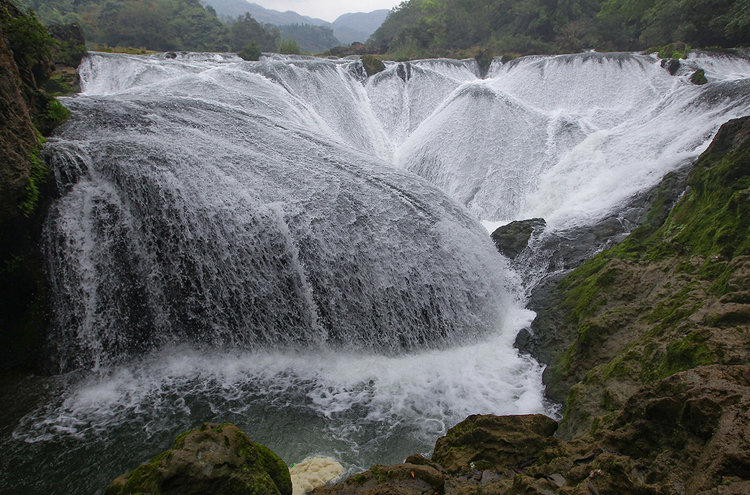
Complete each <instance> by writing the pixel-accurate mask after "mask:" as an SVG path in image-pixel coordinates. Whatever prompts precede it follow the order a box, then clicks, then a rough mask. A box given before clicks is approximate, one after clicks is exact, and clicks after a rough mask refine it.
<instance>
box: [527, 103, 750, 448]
mask: <svg viewBox="0 0 750 495" xmlns="http://www.w3.org/2000/svg"><path fill="white" fill-rule="evenodd" d="M688 184H689V186H690V189H689V191H688V192H687V193H686V194H685V195H684V197H683V198H682V199H681V201H680V202H679V203H678V204H677V205H676V206H675V207H674V208H673V209H672V211H671V213H670V215H669V217H668V218H667V219H666V221H664V222H663V224H662V225H661V226H658V227H657V225H655V224H646V225H643V226H641V227H639V228H637V229H636V230H634V231H633V232H632V233H631V234H630V235H629V236H628V237H627V238H626V239H625V241H623V242H622V243H621V244H619V245H617V246H615V247H613V248H611V249H609V250H606V251H604V252H602V253H600V254H598V255H597V256H596V257H594V258H593V259H592V260H590V261H589V262H587V263H585V264H584V265H582V266H581V267H579V268H578V269H576V270H574V271H573V272H571V273H570V274H569V275H567V276H566V277H565V278H564V279H563V280H562V281H561V282H560V283H559V284H558V285H557V286H556V292H554V294H555V295H554V296H553V297H552V298H551V301H549V302H548V307H547V308H546V309H545V310H543V311H540V312H539V315H538V317H537V320H536V321H535V322H534V327H535V334H536V335H542V336H545V337H544V338H545V339H550V338H551V339H552V343H553V345H552V346H551V347H553V348H554V351H553V352H552V353H551V354H550V346H549V345H548V344H549V342H544V343H543V344H542V347H544V348H546V352H547V354H546V355H544V356H543V358H542V359H541V360H542V361H543V362H545V363H548V364H549V366H548V367H547V369H546V370H545V382H546V384H547V391H548V394H549V396H550V397H552V398H553V399H554V400H558V401H560V402H565V401H566V400H567V411H566V416H565V418H564V420H563V422H562V424H561V429H560V432H559V434H560V435H562V436H563V437H566V438H574V437H581V436H583V435H585V434H587V433H590V432H592V431H595V430H596V429H597V428H600V427H602V426H605V425H608V424H611V422H612V421H613V420H614V419H615V417H616V413H617V412H618V411H620V410H621V409H622V408H623V407H624V406H625V403H626V401H627V400H628V398H629V397H630V396H631V395H632V394H633V393H635V392H636V391H637V390H638V389H639V388H640V387H642V386H643V385H647V384H651V383H654V382H656V381H658V380H661V379H663V378H666V377H668V376H670V375H672V374H674V373H677V372H681V371H685V370H689V369H691V368H694V367H696V366H699V365H708V364H725V365H740V364H741V365H748V364H750V298H748V297H747V294H748V293H750V276H749V275H748V274H750V237H749V236H748V228H750V194H748V192H747V191H748V189H749V188H750V118H743V119H737V120H734V121H730V122H729V123H727V124H725V125H724V126H722V128H721V129H720V131H719V133H718V134H717V136H716V138H715V139H714V141H713V143H712V144H711V146H710V147H709V148H708V149H707V150H706V152H705V153H704V154H703V155H702V156H701V158H700V159H699V160H698V162H696V164H695V165H694V166H693V169H692V171H691V172H690V175H689V176H688ZM549 336H554V337H549Z"/></svg>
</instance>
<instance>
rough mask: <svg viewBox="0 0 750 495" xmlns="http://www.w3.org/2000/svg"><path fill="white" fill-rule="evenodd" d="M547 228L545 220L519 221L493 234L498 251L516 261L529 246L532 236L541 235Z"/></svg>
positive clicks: (499, 228)
mask: <svg viewBox="0 0 750 495" xmlns="http://www.w3.org/2000/svg"><path fill="white" fill-rule="evenodd" d="M546 226H547V222H545V221H544V219H543V218H531V219H529V220H517V221H515V222H510V223H509V224H507V225H503V226H502V227H498V228H497V229H495V231H494V232H492V235H491V237H492V240H493V241H494V243H495V246H496V247H497V250H498V251H500V252H501V253H502V254H504V255H505V256H507V257H508V258H510V259H515V258H516V256H518V255H519V254H520V253H521V251H523V250H524V249H526V246H528V245H529V239H530V238H531V235H532V234H534V233H536V234H539V233H541V232H542V231H543V230H544V228H545V227H546Z"/></svg>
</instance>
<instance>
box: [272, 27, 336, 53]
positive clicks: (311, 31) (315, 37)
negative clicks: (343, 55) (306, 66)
mask: <svg viewBox="0 0 750 495" xmlns="http://www.w3.org/2000/svg"><path fill="white" fill-rule="evenodd" d="M278 29H279V31H281V35H282V36H283V37H284V38H288V39H292V40H294V41H296V42H297V44H298V45H299V48H300V50H301V51H304V52H310V53H322V52H323V51H325V50H327V49H329V48H331V47H332V46H338V45H340V44H341V42H340V41H339V40H338V39H336V36H334V35H333V29H332V28H330V27H326V26H313V25H310V24H287V25H284V26H279V28H278Z"/></svg>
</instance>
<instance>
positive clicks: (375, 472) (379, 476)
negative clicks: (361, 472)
mask: <svg viewBox="0 0 750 495" xmlns="http://www.w3.org/2000/svg"><path fill="white" fill-rule="evenodd" d="M370 472H371V473H372V476H373V477H374V478H375V479H376V480H377V481H378V483H383V482H384V481H386V480H387V479H388V473H389V472H388V471H387V470H386V467H385V466H383V465H382V464H376V465H374V466H373V467H371V468H370Z"/></svg>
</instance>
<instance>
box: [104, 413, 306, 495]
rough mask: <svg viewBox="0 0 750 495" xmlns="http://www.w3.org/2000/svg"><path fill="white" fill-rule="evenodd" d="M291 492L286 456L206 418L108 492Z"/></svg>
mask: <svg viewBox="0 0 750 495" xmlns="http://www.w3.org/2000/svg"><path fill="white" fill-rule="evenodd" d="M208 493H210V494H212V495H292V481H291V478H290V475H289V469H288V468H287V466H286V464H285V463H284V461H283V460H282V459H281V458H279V457H278V456H277V455H276V454H274V453H273V452H272V451H271V450H270V449H269V448H268V447H265V446H264V445H261V444H256V443H253V442H252V441H251V440H250V439H249V438H248V436H247V435H245V434H244V433H243V432H242V431H240V429H239V428H237V427H236V426H234V425H233V424H231V423H224V424H215V423H204V424H203V425H202V426H201V427H200V428H196V429H193V430H190V431H188V432H185V433H183V434H181V435H180V436H178V437H177V440H176V441H175V445H174V448H173V449H172V450H168V451H166V452H162V453H161V454H159V455H157V456H156V457H154V458H153V459H151V461H150V462H148V463H145V464H141V465H140V466H138V467H137V468H135V469H134V470H133V471H132V472H130V473H128V474H126V475H123V476H120V477H119V478H117V479H116V480H114V481H113V482H112V483H111V484H110V485H109V487H108V488H107V491H106V492H105V494H106V495H130V494H133V495H135V494H144V495H146V494H151V495H170V494H173V495H178V494H179V495H202V494H208Z"/></svg>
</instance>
